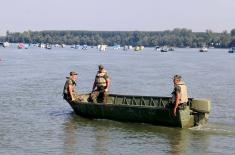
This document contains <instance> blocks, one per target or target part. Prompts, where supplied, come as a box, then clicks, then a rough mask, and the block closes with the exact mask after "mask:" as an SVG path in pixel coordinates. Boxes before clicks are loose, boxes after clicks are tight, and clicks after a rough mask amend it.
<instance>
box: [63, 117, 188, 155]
mask: <svg viewBox="0 0 235 155" xmlns="http://www.w3.org/2000/svg"><path fill="white" fill-rule="evenodd" d="M84 126H89V127H92V129H91V130H92V131H93V135H94V137H93V138H94V141H93V142H92V144H91V145H92V147H93V151H94V152H93V153H94V154H98V155H105V154H109V152H112V148H110V147H111V146H113V145H114V146H115V144H110V143H115V142H117V141H122V140H121V139H120V138H121V137H122V136H123V135H127V137H129V138H130V137H132V138H130V139H129V138H128V139H126V140H127V141H128V140H131V141H138V139H139V138H140V139H141V138H143V137H142V136H146V135H151V136H150V137H149V138H151V137H154V138H156V140H157V141H154V140H153V141H150V143H152V144H151V145H156V146H157V145H158V142H159V138H160V139H162V138H164V139H165V140H166V142H165V143H164V145H168V147H167V149H163V150H164V152H165V153H170V154H172V155H180V154H182V153H183V152H185V151H186V147H187V145H188V138H189V137H188V134H189V133H188V132H189V130H182V129H174V128H168V127H160V126H159V127H158V126H152V125H148V124H135V123H134V124H132V123H131V124H129V123H120V122H115V121H110V120H96V119H94V120H90V119H85V118H82V117H79V116H76V115H75V114H74V113H71V115H70V116H69V117H68V119H67V122H66V123H65V124H64V132H65V141H64V143H65V145H64V146H65V152H66V154H78V153H79V152H78V151H79V148H80V147H81V146H80V145H79V142H80V141H82V137H79V136H78V135H79V134H80V132H83V131H82V128H84ZM80 128H81V129H80ZM115 129H117V130H116V131H114V130H115ZM110 131H111V132H110ZM116 132H117V133H118V134H119V135H118V136H117V137H116V136H114V137H115V139H112V138H113V137H112V136H110V135H109V134H112V133H115V134H117V133H116ZM125 143H127V144H128V143H131V142H125ZM140 144H141V145H143V143H140ZM88 145H89V144H88ZM133 145H135V144H133ZM144 145H146V144H144ZM156 146H155V147H156ZM136 147H139V146H136ZM140 152H141V151H140ZM120 153H121V152H120ZM132 153H134V152H132V150H126V152H123V154H132ZM152 153H154V148H152ZM114 154H116V153H114Z"/></svg>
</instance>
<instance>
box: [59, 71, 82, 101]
mask: <svg viewBox="0 0 235 155" xmlns="http://www.w3.org/2000/svg"><path fill="white" fill-rule="evenodd" d="M66 78H67V80H66V82H65V84H64V90H63V95H64V99H65V100H66V101H68V102H69V101H76V100H80V101H81V100H82V97H81V96H80V95H78V93H77V91H76V88H75V87H76V85H77V83H76V80H77V73H76V72H74V71H72V72H70V76H69V77H66Z"/></svg>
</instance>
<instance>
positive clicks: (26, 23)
mask: <svg viewBox="0 0 235 155" xmlns="http://www.w3.org/2000/svg"><path fill="white" fill-rule="evenodd" d="M234 11H235V0H0V19H1V20H0V34H1V35H3V34H5V33H6V31H7V30H9V31H10V32H23V31H28V30H32V31H41V30H91V31H93V30H98V31H163V30H172V29H174V28H187V29H191V30H192V31H193V32H205V31H206V30H208V29H209V30H212V31H214V32H222V31H224V30H227V31H228V32H230V31H231V29H233V28H235V13H234Z"/></svg>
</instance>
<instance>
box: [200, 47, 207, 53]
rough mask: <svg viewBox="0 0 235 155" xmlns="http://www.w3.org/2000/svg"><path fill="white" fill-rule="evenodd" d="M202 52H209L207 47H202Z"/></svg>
mask: <svg viewBox="0 0 235 155" xmlns="http://www.w3.org/2000/svg"><path fill="white" fill-rule="evenodd" d="M199 51H200V52H208V48H207V47H202V48H200V50H199Z"/></svg>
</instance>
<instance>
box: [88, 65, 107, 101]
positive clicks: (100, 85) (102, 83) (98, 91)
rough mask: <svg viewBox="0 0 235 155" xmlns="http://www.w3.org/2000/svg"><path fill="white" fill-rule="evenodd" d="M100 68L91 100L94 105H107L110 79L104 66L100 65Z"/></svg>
mask: <svg viewBox="0 0 235 155" xmlns="http://www.w3.org/2000/svg"><path fill="white" fill-rule="evenodd" d="M98 68H99V70H98V71H97V74H96V76H95V81H94V84H93V88H92V93H91V96H90V99H91V102H94V103H106V102H107V95H108V88H109V84H110V79H109V76H108V73H107V71H106V70H105V69H104V66H103V65H99V66H98Z"/></svg>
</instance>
